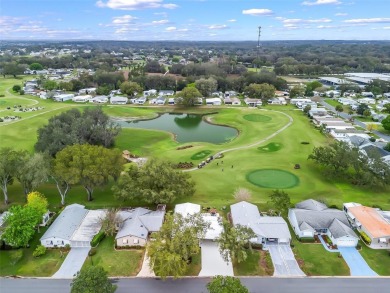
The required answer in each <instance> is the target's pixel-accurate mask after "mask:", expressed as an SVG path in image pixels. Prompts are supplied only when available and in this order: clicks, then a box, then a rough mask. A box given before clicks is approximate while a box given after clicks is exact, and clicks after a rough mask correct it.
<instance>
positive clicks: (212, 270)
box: [199, 240, 234, 277]
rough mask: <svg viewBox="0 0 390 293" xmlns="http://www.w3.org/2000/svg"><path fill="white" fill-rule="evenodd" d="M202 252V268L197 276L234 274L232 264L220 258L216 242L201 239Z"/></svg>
mask: <svg viewBox="0 0 390 293" xmlns="http://www.w3.org/2000/svg"><path fill="white" fill-rule="evenodd" d="M200 247H201V253H202V269H201V271H200V273H199V276H202V277H213V276H217V275H222V276H234V273H233V265H232V263H231V262H230V261H229V263H226V261H225V260H224V259H223V258H222V256H221V253H220V252H219V244H218V242H214V241H212V240H202V243H201V244H200Z"/></svg>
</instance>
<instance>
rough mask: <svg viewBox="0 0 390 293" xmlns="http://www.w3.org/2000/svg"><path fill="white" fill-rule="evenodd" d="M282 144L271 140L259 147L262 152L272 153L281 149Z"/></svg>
mask: <svg viewBox="0 0 390 293" xmlns="http://www.w3.org/2000/svg"><path fill="white" fill-rule="evenodd" d="M282 146H283V145H282V144H281V143H277V142H270V143H269V144H267V145H263V146H261V147H258V148H257V149H258V150H259V151H260V152H261V153H271V152H276V151H278V150H280V149H281V148H282Z"/></svg>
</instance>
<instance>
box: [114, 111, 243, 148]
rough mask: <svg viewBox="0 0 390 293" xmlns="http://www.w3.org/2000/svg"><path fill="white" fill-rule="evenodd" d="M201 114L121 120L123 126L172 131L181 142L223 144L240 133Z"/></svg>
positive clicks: (168, 114) (174, 114) (171, 114)
mask: <svg viewBox="0 0 390 293" xmlns="http://www.w3.org/2000/svg"><path fill="white" fill-rule="evenodd" d="M203 116H204V115H200V114H176V113H166V114H162V115H160V116H159V117H157V118H155V119H151V120H134V121H129V122H124V121H120V122H119V124H120V125H121V126H122V127H130V128H140V129H154V130H163V131H168V132H171V133H173V134H174V135H175V139H176V141H177V142H179V143H186V142H209V143H215V144H221V143H225V142H229V141H231V140H232V139H234V138H235V137H236V136H237V135H238V131H237V130H236V129H234V128H232V127H228V126H221V125H215V124H211V123H208V122H206V121H204V119H203Z"/></svg>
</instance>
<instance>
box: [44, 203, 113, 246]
mask: <svg viewBox="0 0 390 293" xmlns="http://www.w3.org/2000/svg"><path fill="white" fill-rule="evenodd" d="M104 216H105V211H104V210H87V209H85V207H84V206H83V205H79V204H71V205H68V206H67V207H65V209H64V210H63V211H62V212H61V214H60V215H59V216H58V217H57V218H56V219H55V221H54V222H53V223H52V224H51V225H50V227H49V229H47V231H46V232H45V234H43V236H42V237H41V239H40V242H41V244H42V245H43V246H45V247H48V248H49V247H64V246H66V245H70V246H71V247H90V242H91V240H92V238H93V236H95V235H96V234H97V233H98V232H99V231H100V228H101V221H100V219H101V218H103V217H104Z"/></svg>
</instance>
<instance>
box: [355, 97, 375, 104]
mask: <svg viewBox="0 0 390 293" xmlns="http://www.w3.org/2000/svg"><path fill="white" fill-rule="evenodd" d="M358 103H359V104H367V105H375V103H376V101H375V99H372V98H362V99H359V100H358Z"/></svg>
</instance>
